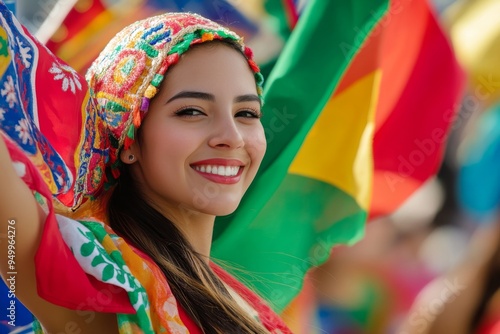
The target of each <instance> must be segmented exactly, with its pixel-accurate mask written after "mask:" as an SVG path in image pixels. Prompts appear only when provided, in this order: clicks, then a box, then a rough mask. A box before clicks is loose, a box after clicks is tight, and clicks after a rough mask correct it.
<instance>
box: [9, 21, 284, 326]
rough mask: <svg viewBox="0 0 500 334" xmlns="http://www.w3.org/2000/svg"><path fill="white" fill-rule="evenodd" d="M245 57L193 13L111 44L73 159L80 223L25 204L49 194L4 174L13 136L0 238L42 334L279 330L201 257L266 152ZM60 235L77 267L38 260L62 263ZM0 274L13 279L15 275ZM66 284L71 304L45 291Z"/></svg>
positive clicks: (234, 42) (93, 72)
mask: <svg viewBox="0 0 500 334" xmlns="http://www.w3.org/2000/svg"><path fill="white" fill-rule="evenodd" d="M8 41H9V42H10V41H11V40H10V39H9V40H8ZM19 44H20V43H19ZM251 57H252V56H251V51H250V50H249V49H248V48H246V47H245V46H244V45H243V43H242V39H241V38H240V37H238V36H237V35H236V34H234V33H233V32H231V31H229V30H227V29H225V28H223V27H221V26H220V25H218V24H216V23H214V22H211V21H209V20H207V19H204V18H202V17H200V16H197V15H193V14H165V15H160V16H157V17H153V18H149V19H147V20H144V21H140V22H137V23H135V24H133V25H131V26H129V27H127V28H125V29H124V30H123V31H122V32H120V33H119V34H118V35H117V36H116V37H115V38H113V39H112V40H111V41H110V43H109V44H108V46H107V47H106V48H105V50H104V51H103V52H102V53H101V55H100V56H99V57H98V59H97V60H96V61H95V62H94V64H93V65H92V67H91V68H90V70H89V72H88V74H87V79H88V82H89V88H90V95H91V97H90V100H89V103H88V104H87V105H86V106H87V107H86V109H85V113H84V117H83V126H84V127H85V130H86V131H88V134H91V135H90V136H89V135H88V134H87V135H85V134H84V135H83V136H82V140H81V145H82V146H81V147H80V148H79V149H80V151H79V152H78V153H79V154H78V155H77V154H75V162H74V163H75V169H76V170H77V171H78V173H77V176H76V180H75V187H74V189H77V190H78V191H75V192H74V195H75V198H76V199H78V200H75V201H74V202H75V204H74V207H75V208H76V207H78V206H79V205H80V203H79V199H80V198H82V199H83V201H84V200H85V199H88V200H87V201H86V202H85V203H84V204H83V205H82V206H81V207H80V208H79V209H77V210H76V211H75V212H74V213H73V214H72V216H73V217H78V218H79V221H76V220H72V219H68V218H67V217H64V216H57V224H58V228H54V226H55V222H54V221H53V220H51V217H52V216H53V210H52V203H51V201H48V203H46V204H47V207H48V210H43V208H42V206H43V205H40V204H39V202H37V201H36V200H35V198H34V196H33V194H32V190H35V191H37V192H39V193H41V194H42V195H45V194H46V193H47V189H45V188H44V185H43V184H42V185H40V183H41V182H38V183H37V182H36V180H35V182H32V181H33V180H31V181H29V180H28V181H27V180H26V177H25V173H24V169H23V168H27V169H28V170H29V168H30V166H29V164H25V165H24V166H23V168H22V169H23V171H21V173H19V168H18V170H17V174H18V175H21V176H23V178H22V179H21V178H19V177H18V176H17V175H16V170H15V169H14V168H13V167H12V162H14V165H17V164H18V159H17V158H16V154H17V153H16V152H15V151H16V149H15V147H14V145H12V143H11V140H15V139H16V138H14V136H12V135H11V136H10V138H9V139H8V140H6V141H5V142H4V141H3V140H2V141H1V142H0V169H1V170H2V173H1V175H0V184H2V186H3V187H2V188H3V189H9V191H1V192H0V212H1V213H0V216H1V217H0V218H1V222H2V223H1V224H0V226H1V228H0V233H5V234H7V233H8V230H9V226H10V228H11V229H12V226H14V225H15V226H16V227H17V228H18V233H17V234H16V239H15V256H16V260H15V269H16V274H15V293H16V296H17V297H19V299H20V300H21V301H22V302H23V303H24V304H25V305H26V306H27V307H28V308H29V309H30V310H31V311H32V312H33V314H34V315H35V316H36V317H37V319H38V320H39V321H40V323H41V324H42V326H43V327H44V329H45V331H46V332H49V333H60V332H65V333H69V332H78V333H116V332H119V333H153V332H154V333H163V332H167V333H170V332H172V333H177V332H179V333H188V332H189V333H202V332H203V333H269V332H271V333H282V332H288V329H287V328H286V326H285V325H284V324H283V323H282V322H281V320H279V318H278V317H277V316H276V315H275V314H274V313H273V312H272V311H271V310H270V309H269V308H268V307H267V306H266V305H265V304H264V303H263V302H262V301H261V300H260V299H259V298H258V297H256V296H255V295H254V294H252V293H251V292H250V291H249V290H247V289H246V288H244V287H243V286H242V285H241V284H240V283H238V282H237V281H236V280H235V279H233V278H232V277H231V276H229V274H227V273H226V272H224V271H223V270H222V269H220V268H219V267H217V266H216V265H214V264H213V263H212V262H211V261H210V258H209V254H210V245H211V237H212V228H213V224H214V219H215V216H217V215H227V214H229V213H231V212H233V211H234V210H235V209H236V207H237V206H238V204H239V202H240V200H241V198H242V196H243V194H244V193H245V191H246V190H247V188H248V186H249V185H250V183H251V182H252V180H253V178H254V177H255V174H256V172H257V169H258V167H259V164H260V162H261V160H262V158H263V155H264V152H265V147H266V144H265V137H264V131H263V128H262V125H261V123H260V121H259V117H260V107H261V100H260V97H261V96H260V94H261V87H262V76H261V75H260V73H259V71H258V68H257V66H256V65H255V63H254V62H253V61H252V59H251ZM23 59H24V58H23ZM21 65H22V64H21ZM60 68H62V67H60ZM51 73H54V74H56V76H55V77H54V78H57V75H59V74H60V73H62V70H61V71H59V70H58V69H57V68H56V69H55V70H53V72H51ZM59 78H61V77H60V76H59ZM72 85H73V86H72ZM63 88H64V82H63ZM66 88H67V89H69V88H74V89H75V91H76V90H77V88H78V84H77V83H76V81H75V82H72V81H71V80H69V81H67V84H66ZM93 97H95V99H94V98H93ZM95 104H97V105H95ZM13 105H14V106H15V103H13ZM4 119H5V117H4ZM7 124H8V122H6V121H5V122H4V123H2V134H4V136H5V135H6V134H7V136H6V137H8V129H7ZM19 124H20V123H19ZM4 125H5V126H4ZM18 130H19V129H18ZM68 130H69V131H71V130H70V129H68ZM70 135H71V133H70V132H68V136H70ZM20 137H22V136H20ZM23 138H25V137H23ZM28 142H29V140H25V144H26V143H28ZM41 142H43V141H41ZM44 144H45V143H44ZM7 146H8V148H7ZM9 151H10V156H11V157H12V159H11V157H9ZM19 159H21V160H22V159H23V157H19ZM48 165H49V166H50V163H49V164H48ZM4 171H5V172H4ZM82 171H83V172H82ZM41 172H42V173H43V172H44V171H43V170H41ZM51 172H52V173H53V175H54V179H56V180H57V181H59V178H58V177H56V176H55V175H56V174H54V170H53V169H52V168H51ZM33 174H34V175H32V176H31V177H32V178H34V179H36V178H37V177H39V176H37V175H35V174H36V173H33ZM23 181H24V182H23ZM62 183H63V182H59V184H62ZM27 184H28V185H29V187H28V186H27ZM33 184H37V185H36V186H33ZM49 186H50V185H49ZM30 188H31V189H30ZM52 193H54V192H52ZM46 197H48V196H46ZM66 197H67V196H66ZM56 198H57V200H58V201H60V202H63V203H64V200H61V198H64V195H63V196H59V197H57V196H56ZM65 199H66V200H67V198H65ZM58 201H56V202H58ZM42 204H43V203H42ZM47 212H48V213H47ZM13 217H14V218H13ZM44 222H45V226H44ZM9 224H10V225H9ZM48 233H52V234H48ZM58 234H60V235H62V238H63V239H64V242H65V243H66V245H67V246H68V247H69V249H71V251H72V253H73V255H74V258H75V259H76V261H77V264H78V265H76V266H75V265H74V259H73V258H72V256H68V257H67V258H66V260H65V261H67V263H64V264H61V263H56V264H54V262H59V261H56V260H55V259H54V258H51V256H49V255H47V254H53V256H54V257H56V256H58V257H59V256H60V253H61V252H66V253H67V252H68V249H65V248H64V247H61V246H60V245H58V246H57V247H56V246H54V245H53V244H55V243H56V242H55V241H53V240H56V238H57V237H58ZM47 238H54V239H53V240H52V241H47ZM11 248H12V247H11ZM37 248H38V252H37ZM10 250H11V251H12V249H10ZM8 251H9V249H8V248H7V247H3V246H2V254H0V255H1V256H2V258H7V257H8V255H9V253H8ZM33 257H35V264H34V263H33ZM49 258H50V259H51V261H50V262H49V261H48V259H49ZM44 261H45V262H44ZM72 261H73V262H72ZM42 262H43V263H44V265H41V263H42ZM61 265H65V267H66V271H60V272H59V274H58V275H55V274H54V271H56V270H60V269H59V268H60V266H61ZM49 266H55V269H54V270H52V268H49ZM70 268H72V269H71V270H70ZM0 269H1V272H2V276H3V277H4V278H5V279H6V280H7V279H9V272H12V268H9V265H8V264H6V263H5V261H3V262H2V263H1V264H0ZM68 272H69V273H70V274H69V275H70V276H73V279H71V278H68V279H66V281H65V280H64V278H61V276H64V275H66V276H68ZM81 272H83V273H84V274H85V277H84V276H82V275H81ZM89 277H90V278H89ZM56 280H60V282H61V283H59V284H55V283H54V282H55V281H56ZM66 284H71V285H72V286H71V288H72V289H73V290H72V291H71V293H70V295H68V294H60V293H59V294H58V293H57V291H54V290H57V289H59V288H67V287H66ZM37 285H38V286H37ZM54 285H55V286H54ZM51 286H52V289H51V288H50V287H51ZM37 288H38V291H37ZM83 290H85V291H86V292H85V293H83V294H82V292H81V291H83ZM89 293H90V294H94V295H92V296H95V298H93V299H92V298H90V297H91V295H89ZM40 296H43V298H42V297H40ZM85 297H86V299H85Z"/></svg>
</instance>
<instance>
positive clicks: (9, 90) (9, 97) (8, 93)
mask: <svg viewBox="0 0 500 334" xmlns="http://www.w3.org/2000/svg"><path fill="white" fill-rule="evenodd" d="M3 87H4V89H2V90H1V91H0V93H1V94H2V96H4V97H5V101H7V103H8V104H9V107H10V108H14V104H16V103H17V97H16V90H15V87H14V81H13V80H12V76H10V75H9V76H7V81H6V82H4V83H3Z"/></svg>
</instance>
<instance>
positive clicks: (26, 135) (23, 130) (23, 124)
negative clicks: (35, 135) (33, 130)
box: [15, 118, 33, 144]
mask: <svg viewBox="0 0 500 334" xmlns="http://www.w3.org/2000/svg"><path fill="white" fill-rule="evenodd" d="M15 129H16V132H17V133H18V135H19V138H20V139H21V141H22V143H23V144H26V143H28V142H29V143H33V139H31V135H30V132H29V124H28V121H27V120H26V119H24V118H23V119H21V120H20V121H19V124H18V125H16V127H15Z"/></svg>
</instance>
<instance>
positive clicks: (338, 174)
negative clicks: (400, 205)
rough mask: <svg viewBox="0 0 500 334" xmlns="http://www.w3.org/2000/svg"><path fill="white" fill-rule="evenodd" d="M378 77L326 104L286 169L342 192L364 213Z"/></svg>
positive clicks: (374, 75) (366, 79) (357, 84)
mask: <svg viewBox="0 0 500 334" xmlns="http://www.w3.org/2000/svg"><path fill="white" fill-rule="evenodd" d="M381 75H382V73H381V71H380V70H376V71H374V72H372V73H370V74H367V75H366V76H365V77H363V78H362V79H360V80H358V81H356V82H355V83H354V84H353V85H352V86H351V87H349V88H347V89H345V90H344V91H343V92H342V93H341V94H339V95H337V96H335V97H334V98H332V99H331V100H330V101H329V102H328V104H327V105H326V106H325V108H324V110H323V112H322V113H321V115H320V116H319V118H318V120H317V121H316V123H315V124H314V126H313V128H312V129H311V131H310V132H309V134H308V135H307V138H306V140H305V142H304V144H303V145H302V147H301V149H300V151H299V153H298V154H297V156H296V157H295V160H294V161H293V163H292V165H291V166H290V168H289V170H288V172H289V173H291V174H297V175H301V176H306V177H310V178H313V179H317V180H319V181H322V182H326V183H329V184H331V185H332V186H335V187H337V188H339V189H341V190H343V191H344V192H346V193H347V194H349V195H351V196H352V197H353V198H355V199H356V201H357V202H358V204H359V205H360V206H361V207H362V208H363V209H365V210H368V207H369V204H370V194H371V184H372V182H371V180H372V176H373V157H372V155H373V154H372V141H373V130H374V122H375V121H374V119H375V118H374V117H375V108H376V105H377V97H378V94H379V87H380V82H381Z"/></svg>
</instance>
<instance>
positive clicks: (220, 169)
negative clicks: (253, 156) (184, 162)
mask: <svg viewBox="0 0 500 334" xmlns="http://www.w3.org/2000/svg"><path fill="white" fill-rule="evenodd" d="M194 169H196V170H197V171H200V172H202V173H207V174H214V175H220V176H235V175H237V174H238V172H239V170H240V167H239V166H212V165H203V166H194Z"/></svg>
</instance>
